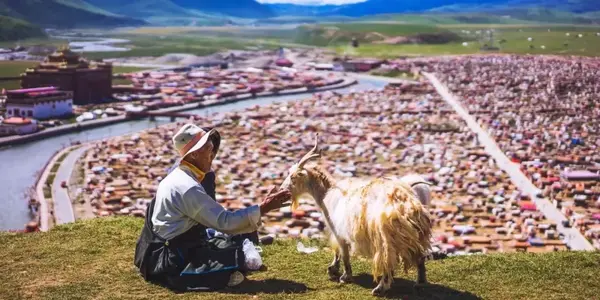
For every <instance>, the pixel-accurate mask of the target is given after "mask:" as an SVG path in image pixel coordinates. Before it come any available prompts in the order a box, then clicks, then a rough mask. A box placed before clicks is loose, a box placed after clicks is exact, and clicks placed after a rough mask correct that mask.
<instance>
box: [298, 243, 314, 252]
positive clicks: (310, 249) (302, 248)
mask: <svg viewBox="0 0 600 300" xmlns="http://www.w3.org/2000/svg"><path fill="white" fill-rule="evenodd" d="M296 249H297V250H298V252H300V253H306V254H311V253H314V252H317V251H319V248H318V247H306V246H304V244H302V242H298V245H297V246H296Z"/></svg>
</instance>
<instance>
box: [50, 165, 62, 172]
mask: <svg viewBox="0 0 600 300" xmlns="http://www.w3.org/2000/svg"><path fill="white" fill-rule="evenodd" d="M58 168H60V163H56V164H54V165H53V166H52V169H50V172H52V173H56V172H57V171H58Z"/></svg>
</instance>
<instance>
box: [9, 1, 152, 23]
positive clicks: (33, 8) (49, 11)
mask: <svg viewBox="0 0 600 300" xmlns="http://www.w3.org/2000/svg"><path fill="white" fill-rule="evenodd" d="M0 15H4V16H9V17H13V18H17V19H22V20H25V21H27V22H30V23H32V24H36V25H39V26H43V27H58V28H75V27H77V28H82V27H116V26H137V25H143V24H146V22H145V21H142V20H139V19H133V18H129V17H124V16H120V15H117V14H114V13H110V12H108V11H105V10H103V9H101V8H98V7H96V6H93V5H91V4H89V3H87V2H85V1H83V0H43V1H40V0H18V1H13V0H0Z"/></svg>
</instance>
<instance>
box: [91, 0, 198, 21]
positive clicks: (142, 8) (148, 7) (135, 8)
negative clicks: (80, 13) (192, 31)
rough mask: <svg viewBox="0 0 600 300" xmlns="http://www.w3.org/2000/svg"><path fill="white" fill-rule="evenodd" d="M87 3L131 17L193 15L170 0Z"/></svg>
mask: <svg viewBox="0 0 600 300" xmlns="http://www.w3.org/2000/svg"><path fill="white" fill-rule="evenodd" d="M88 2H89V3H91V4H93V5H95V6H98V7H102V8H103V9H105V10H108V11H111V12H118V13H119V14H122V15H125V16H129V17H133V18H148V17H155V16H179V17H186V16H188V17H189V16H193V15H194V14H193V13H192V11H190V10H188V9H185V8H183V7H181V6H178V5H176V4H174V3H173V2H171V1H170V0H137V1H122V0H88Z"/></svg>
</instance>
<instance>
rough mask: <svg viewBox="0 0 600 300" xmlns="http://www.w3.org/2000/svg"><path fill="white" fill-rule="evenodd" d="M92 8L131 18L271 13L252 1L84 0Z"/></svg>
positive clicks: (270, 15)
mask: <svg viewBox="0 0 600 300" xmlns="http://www.w3.org/2000/svg"><path fill="white" fill-rule="evenodd" d="M87 2H88V3H90V4H93V5H94V6H96V7H99V8H102V9H104V10H106V11H109V12H111V13H115V14H121V15H125V16H128V17H131V18H149V17H161V16H176V17H190V18H194V17H195V18H211V17H213V18H214V17H221V18H226V17H237V18H252V19H257V18H268V17H274V16H275V13H274V12H273V11H272V10H271V8H269V7H268V6H266V5H262V4H260V3H258V2H256V1H254V0H220V1H218V0H87Z"/></svg>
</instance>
